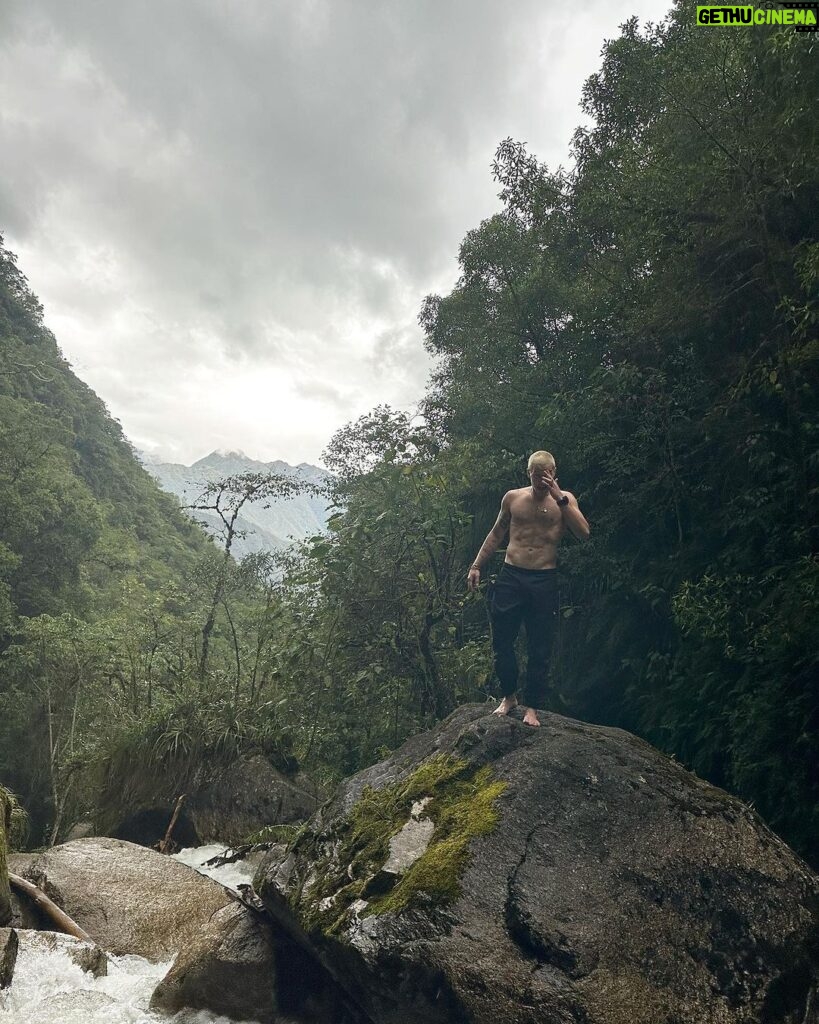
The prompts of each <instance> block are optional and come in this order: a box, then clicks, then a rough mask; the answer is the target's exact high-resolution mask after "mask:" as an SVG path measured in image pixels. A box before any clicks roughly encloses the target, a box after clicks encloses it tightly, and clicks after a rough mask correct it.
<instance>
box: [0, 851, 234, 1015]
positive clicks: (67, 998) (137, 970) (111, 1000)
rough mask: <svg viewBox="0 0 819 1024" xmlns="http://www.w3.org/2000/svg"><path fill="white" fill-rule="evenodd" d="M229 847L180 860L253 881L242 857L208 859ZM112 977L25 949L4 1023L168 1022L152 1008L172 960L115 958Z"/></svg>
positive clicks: (222, 876) (5, 1003)
mask: <svg viewBox="0 0 819 1024" xmlns="http://www.w3.org/2000/svg"><path fill="white" fill-rule="evenodd" d="M224 849H225V848H224V846H201V847H198V848H196V849H189V850H182V851H181V852H180V853H178V854H176V855H175V856H176V859H177V860H180V861H182V862H183V863H184V864H188V865H189V866H190V867H193V868H195V869H196V870H198V871H201V872H202V873H203V874H208V875H210V876H211V877H212V878H215V879H216V880H217V881H218V882H221V883H222V885H225V886H227V887H229V888H231V889H235V887H236V886H237V885H238V884H240V883H242V882H249V881H250V880H251V879H252V876H253V868H252V867H251V866H249V865H246V864H244V863H242V862H241V861H239V862H237V863H236V864H227V865H225V866H224V867H221V868H205V867H203V866H202V865H203V862H204V861H206V860H209V859H210V858H211V857H215V856H216V855H217V854H221V853H223V852H224ZM108 959H109V966H108V975H107V977H105V978H94V977H93V976H92V975H91V974H88V973H86V972H85V971H83V970H81V969H80V968H79V967H77V966H76V965H75V964H74V963H72V961H71V960H70V959H69V957H68V955H67V954H66V953H62V952H59V951H56V950H55V951H45V950H29V949H23V948H22V944H21V949H20V954H19V956H18V957H17V966H16V968H15V970H14V979H13V981H12V983H11V986H10V988H9V989H8V990H6V991H5V992H0V1024H168V1018H167V1017H163V1016H160V1015H159V1014H156V1013H152V1012H151V1011H150V1010H149V1009H148V1003H149V1002H150V999H151V994H152V993H153V990H154V989H155V988H156V986H157V985H158V984H159V982H160V980H161V979H162V977H163V975H164V974H165V972H166V971H167V970H168V968H169V967H170V966H171V963H172V961H167V962H166V963H159V964H152V963H150V962H149V961H148V960H145V959H143V958H142V957H139V956H125V957H113V956H109V958H108ZM171 1020H173V1021H174V1022H175V1024H233V1022H232V1021H230V1019H229V1018H227V1017H220V1016H219V1015H218V1014H214V1013H208V1012H205V1011H202V1010H200V1011H183V1012H182V1013H179V1014H177V1015H176V1016H175V1017H172V1018H171Z"/></svg>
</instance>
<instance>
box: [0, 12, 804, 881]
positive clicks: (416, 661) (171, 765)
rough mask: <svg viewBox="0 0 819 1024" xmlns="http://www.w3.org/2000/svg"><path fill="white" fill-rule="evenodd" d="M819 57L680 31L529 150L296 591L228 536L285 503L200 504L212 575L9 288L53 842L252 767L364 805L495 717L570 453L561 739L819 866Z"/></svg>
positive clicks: (640, 56)
mask: <svg viewBox="0 0 819 1024" xmlns="http://www.w3.org/2000/svg"><path fill="white" fill-rule="evenodd" d="M814 49H815V44H814V43H813V42H812V37H811V36H809V35H800V34H796V33H794V32H792V31H791V30H790V29H787V30H785V31H776V30H774V29H770V30H768V29H766V28H763V27H758V28H754V29H753V30H735V31H716V30H714V31H709V30H703V29H701V28H696V27H695V26H694V5H693V4H690V3H687V2H686V3H684V4H679V5H678V6H677V7H676V8H675V10H674V12H672V15H671V16H670V17H669V20H668V22H667V23H666V24H664V25H663V26H661V27H659V28H652V29H650V30H647V31H644V32H640V31H638V28H637V26H636V23H634V22H630V23H628V24H627V25H625V26H624V27H623V31H622V34H621V36H620V37H619V38H618V39H615V40H614V41H612V42H611V43H609V44H608V45H607V47H606V49H605V52H604V57H603V63H602V67H601V69H600V71H599V73H598V74H596V75H594V76H592V78H591V79H589V81H588V82H587V84H586V88H585V91H584V97H583V102H584V109H585V112H586V113H587V115H589V117H590V118H591V119H592V124H591V126H590V127H588V128H584V129H580V130H578V132H577V133H576V135H575V137H574V141H573V164H572V168H571V170H568V171H567V170H562V169H560V170H557V171H550V170H549V169H548V168H546V167H544V166H543V165H541V164H540V163H539V162H538V161H537V160H536V159H535V157H534V156H532V155H531V154H530V153H528V152H527V151H526V149H525V148H524V147H523V146H521V145H519V144H517V143H515V142H513V141H512V140H507V141H506V142H504V143H502V144H501V146H500V147H499V149H498V152H497V156H496V160H495V163H494V166H493V171H494V175H495V178H496V180H497V182H498V183H499V186H500V189H501V191H500V197H501V200H502V204H503V208H502V211H501V212H500V213H498V214H497V215H495V216H494V217H491V218H489V219H488V220H486V221H484V222H483V223H482V224H481V225H480V226H479V227H477V228H476V229H475V230H473V231H470V232H469V233H468V235H467V236H466V238H465V239H464V241H463V244H462V246H461V249H460V253H459V260H460V267H461V276H460V279H459V281H458V283H457V285H456V286H455V288H454V289H453V291H452V292H451V293H450V294H449V295H447V296H443V297H442V296H430V297H428V298H427V299H426V300H425V302H424V304H423V307H422V309H421V314H420V321H421V324H422V326H423V329H424V331H425V335H426V343H427V346H428V349H429V351H430V353H431V354H432V355H433V356H434V357H435V370H434V373H433V376H432V379H431V381H430V385H429V388H428V392H427V394H426V396H425V399H424V401H423V404H422V409H421V415H420V416H418V417H416V418H415V419H410V418H409V417H407V416H406V415H404V414H401V413H397V412H393V411H392V410H390V409H388V408H384V407H378V408H376V409H375V410H373V412H372V413H370V414H369V415H367V416H364V417H362V418H361V419H359V420H358V421H356V422H355V423H351V424H349V425H348V426H347V427H345V428H344V429H342V430H341V431H339V432H338V434H336V436H335V437H334V438H333V439H332V441H331V442H330V445H329V447H328V450H327V453H326V456H325V458H326V462H327V465H328V467H329V468H330V469H331V470H332V471H333V472H334V473H335V474H336V483H335V485H334V489H333V494H332V501H333V502H334V515H333V516H332V517H331V520H330V530H329V533H328V535H327V536H323V537H317V538H315V539H314V540H313V541H312V542H310V543H309V544H308V545H306V546H305V548H304V549H303V550H302V551H300V552H297V553H294V554H291V555H288V556H286V557H284V558H283V559H282V560H281V563H280V564H279V565H278V566H277V565H274V564H273V563H272V561H271V560H268V559H264V558H250V559H246V560H245V561H244V562H242V563H241V565H238V566H237V565H236V564H235V563H234V562H233V561H232V560H231V559H230V557H229V549H230V540H229V522H230V516H231V514H232V511H231V510H234V509H235V508H236V506H237V504H238V503H240V502H241V501H242V500H243V495H245V494H246V493H248V489H250V490H252V488H253V487H254V486H260V487H275V486H276V483H275V481H268V482H264V481H253V480H249V479H242V480H238V479H237V480H231V481H224V482H223V485H224V488H225V489H224V491H223V493H221V494H220V492H219V488H218V487H217V489H216V490H215V491H214V492H213V493H211V494H210V495H206V496H204V497H203V502H204V503H205V504H208V507H212V506H213V503H214V501H215V502H216V503H217V504H219V503H220V502H221V504H219V507H220V508H222V509H223V510H227V511H226V519H225V520H223V521H224V522H225V525H226V530H227V533H226V543H225V546H224V548H223V550H222V551H221V552H220V551H219V550H218V548H217V547H215V546H213V545H208V544H206V543H205V542H204V540H203V539H202V537H201V535H200V534H199V532H198V531H197V530H196V528H195V527H194V526H192V525H191V524H190V522H188V521H187V520H186V519H185V518H184V517H183V516H182V515H181V514H180V512H179V510H178V509H176V508H175V506H174V505H173V503H172V502H171V500H170V499H168V498H165V497H163V496H162V495H160V494H159V493H158V492H157V490H156V488H155V487H154V485H153V484H152V483H151V482H150V481H149V480H148V478H147V476H146V475H145V474H144V473H143V472H142V471H141V469H140V468H139V466H138V465H137V464H136V462H135V460H134V459H133V457H132V453H131V452H130V451H129V449H128V446H127V444H126V443H125V442H124V440H123V439H122V437H121V434H120V432H119V429H118V427H117V425H116V424H115V423H114V422H113V421H111V420H110V418H108V417H107V416H106V415H105V412H104V409H103V407H102V406H101V404H100V403H99V401H98V400H97V399H96V398H95V396H93V395H92V394H91V393H90V392H89V391H88V389H87V388H84V386H83V385H81V384H80V383H79V382H78V381H77V380H76V378H74V377H73V375H72V374H71V373H70V370H69V369H68V367H67V366H66V364H65V363H64V362H63V361H62V360H61V358H60V357H59V354H58V351H57V348H56V345H55V343H54V340H53V338H51V336H50V335H49V334H48V332H47V331H45V330H44V329H43V327H42V322H41V318H40V311H39V308H38V306H37V303H36V300H35V299H34V298H33V297H32V296H31V294H30V292H29V291H28V289H27V288H26V286H25V283H24V282H23V280H22V278H21V277H20V275H19V273H18V272H17V270H16V268H15V266H14V264H13V261H12V260H11V258H10V257H9V256H8V255H7V254H6V255H4V256H3V259H2V264H0V271H2V272H1V273H0V317H2V320H1V321H0V346H2V353H3V366H2V373H0V405H2V409H1V410H0V412H2V415H0V474H1V475H2V484H3V489H4V495H5V496H6V500H5V502H4V506H3V509H2V511H1V512H0V517H2V519H0V541H2V543H1V544H0V633H1V634H2V648H3V650H4V654H3V657H2V662H0V779H3V780H4V781H6V782H7V783H8V784H9V785H11V786H12V787H13V788H15V789H16V790H17V791H18V792H20V794H21V795H22V796H23V798H24V799H26V800H28V801H29V802H30V803H32V804H33V806H31V807H30V809H31V810H32V811H33V812H34V814H33V817H34V819H35V824H36V823H39V825H40V826H42V824H43V823H44V822H45V820H46V819H48V821H49V822H50V826H51V829H52V833H53V832H54V831H55V829H56V830H57V831H59V830H60V829H61V828H62V827H63V826H64V825H65V824H67V823H68V822H69V821H70V820H73V819H75V818H76V817H77V816H78V815H79V814H81V813H89V812H93V811H96V812H99V811H100V809H101V808H102V809H103V810H105V811H106V813H107V814H109V815H110V814H112V813H113V810H112V808H113V809H115V807H116V803H117V801H118V800H124V801H125V802H126V803H127V802H133V803H138V802H139V801H140V800H143V801H144V800H147V799H150V797H151V795H152V794H153V795H162V796H163V798H168V797H170V796H171V795H172V794H173V793H175V792H178V791H181V789H182V788H183V787H184V786H185V785H187V783H188V782H189V781H190V780H191V778H193V777H194V776H195V775H196V774H197V772H199V771H200V769H201V768H202V766H203V765H207V764H210V763H213V762H219V763H223V764H224V763H230V761H231V759H234V758H236V757H238V756H241V754H242V753H243V752H245V751H249V750H253V751H262V752H264V753H266V754H267V755H268V756H269V757H271V758H272V759H273V760H274V761H276V762H277V763H280V764H287V763H289V758H290V756H291V751H292V753H294V754H295V756H296V757H297V758H298V759H299V760H300V761H302V762H303V763H304V764H305V765H306V766H307V767H308V769H310V770H313V771H316V772H317V773H319V774H321V775H323V776H325V777H330V778H332V777H338V776H340V775H343V774H346V773H348V772H351V771H353V770H355V769H357V768H359V767H361V766H362V765H364V764H367V763H370V762H372V761H373V760H374V759H375V758H377V757H378V756H379V755H381V754H382V753H383V752H384V751H385V750H387V749H390V748H392V747H394V746H395V745H396V744H397V743H399V742H400V741H401V740H402V739H403V738H404V737H406V736H407V735H408V734H410V733H412V732H414V731H416V730H418V729H419V728H422V727H423V726H424V725H426V724H429V723H430V722H431V721H432V720H434V719H435V718H438V717H440V716H442V715H444V714H446V713H447V712H448V710H450V709H451V708H452V707H454V706H455V705H456V704H457V703H458V702H460V701H463V700H467V699H474V698H476V697H480V696H482V695H485V694H486V693H487V692H489V691H490V690H491V687H492V682H491V662H490V657H489V644H488V624H487V618H486V612H485V606H484V602H483V597H482V596H480V595H479V596H477V597H474V598H469V599H467V597H466V594H465V576H466V571H467V567H468V565H469V564H470V562H471V560H472V558H473V557H474V555H475V552H476V551H477V549H478V547H479V545H480V543H481V541H482V540H483V537H484V536H485V534H486V532H487V530H488V529H489V527H490V526H491V525H492V522H493V521H494V517H495V515H496V512H497V508H498V505H499V501H500V497H501V495H502V494H503V493H504V491H506V490H508V489H509V488H510V487H513V486H521V485H522V484H524V483H525V465H526V458H527V456H528V454H529V453H530V452H532V451H533V450H535V449H539V448H544V447H545V448H547V449H549V450H550V451H552V452H554V453H555V455H556V457H557V462H558V472H559V477H560V482H561V484H562V485H563V486H564V487H565V488H567V489H570V490H571V491H573V492H574V493H575V494H576V495H577V496H578V498H579V501H580V504H581V507H582V508H583V511H584V513H585V514H586V516H587V518H588V519H589V521H590V523H591V526H592V538H591V540H590V541H589V542H587V543H585V544H583V545H579V544H574V543H573V542H567V544H566V547H565V549H564V551H563V553H562V562H561V565H562V569H563V582H562V592H561V623H560V634H559V642H558V648H557V652H556V659H555V671H554V680H555V682H554V687H553V706H554V708H555V709H557V710H561V711H567V712H568V713H570V714H574V715H577V716H580V717H583V718H586V719H589V720H592V721H597V722H603V723H609V724H615V725H620V726H624V727H626V728H629V729H631V730H633V731H635V732H637V733H638V734H640V735H643V736H645V737H646V738H648V739H649V740H651V741H652V742H654V743H655V744H657V745H658V746H659V747H661V748H662V749H664V750H666V751H668V752H670V753H673V754H674V755H676V756H677V757H678V758H679V759H680V760H682V761H683V762H685V763H686V764H688V765H690V766H691V767H693V768H694V769H695V770H696V771H698V772H699V773H700V774H702V775H704V776H705V777H707V778H709V779H711V780H712V781H714V782H716V783H719V784H721V785H724V786H726V787H727V788H729V789H730V790H732V791H733V792H735V793H738V794H740V795H741V796H743V797H744V798H745V799H747V800H749V801H751V802H753V803H754V804H755V805H756V807H757V808H758V809H759V810H760V811H761V813H762V814H763V815H764V816H765V817H766V818H767V820H768V821H769V822H770V823H771V824H772V826H773V827H774V828H776V829H777V830H778V831H779V832H780V834H782V835H783V836H784V837H785V838H786V839H787V840H788V841H789V842H790V843H791V844H792V845H793V846H795V848H797V849H798V850H800V851H801V852H802V853H804V854H805V855H807V856H808V857H810V858H811V859H812V861H813V862H814V863H817V850H819V767H818V766H819V682H818V681H817V650H819V644H817V622H819V608H818V607H817V605H819V600H817V595H818V594H819V581H818V580H817V562H816V542H817V534H816V504H817V480H816V475H817V454H816V440H817V429H818V428H817V416H816V412H817V410H816V404H817V399H816V391H815V388H813V387H812V386H811V384H812V382H813V381H815V380H816V376H817V369H819V341H818V340H817V336H816V326H817V297H818V292H819V289H817V281H818V280H819V244H818V243H817V231H816V228H817V218H819V202H817V199H818V198H819V180H817V167H819V161H817V138H816V124H815V118H814V117H813V116H812V112H811V104H810V99H811V98H812V97H813V96H815V95H816V92H817V85H818V84H819V83H817V75H818V74H819V67H818V66H817V61H816V59H815V53H814V52H813V50H814ZM501 557H502V556H501ZM499 561H500V559H499V560H498V564H499Z"/></svg>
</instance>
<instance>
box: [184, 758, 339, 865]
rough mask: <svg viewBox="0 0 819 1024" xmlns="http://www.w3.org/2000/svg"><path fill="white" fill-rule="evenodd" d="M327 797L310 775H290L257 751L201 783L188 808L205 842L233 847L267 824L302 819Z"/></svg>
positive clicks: (189, 814)
mask: <svg viewBox="0 0 819 1024" xmlns="http://www.w3.org/2000/svg"><path fill="white" fill-rule="evenodd" d="M325 798H326V793H325V792H324V790H323V789H322V788H321V786H319V785H318V783H316V782H315V781H314V780H313V779H311V778H310V776H309V775H307V774H305V773H304V772H301V771H299V772H295V773H293V774H289V775H286V774H284V773H283V772H281V771H279V770H278V769H277V768H274V767H273V765H271V764H270V762H269V761H268V760H267V758H265V757H262V756H261V755H258V756H256V757H250V758H247V759H246V760H244V761H239V762H238V763H236V764H233V765H231V766H230V768H227V769H225V770H224V771H223V772H222V773H221V774H220V775H218V776H217V777H216V778H215V779H213V780H212V781H210V782H208V783H207V784H205V785H203V786H202V787H201V789H199V790H198V791H197V792H196V793H194V794H193V795H192V796H191V798H190V800H189V802H188V807H187V813H188V816H189V817H190V820H191V823H192V825H193V827H194V828H195V829H196V834H197V835H198V836H199V839H200V841H201V842H203V843H209V842H221V843H228V844H230V845H234V846H235V845H238V844H239V843H242V842H245V841H246V840H247V837H248V836H250V835H252V834H253V833H255V832H258V831H259V830H260V829H262V828H264V827H265V826H266V825H293V824H301V823H302V822H303V821H306V820H307V819H308V818H310V817H311V816H312V815H313V814H314V813H315V811H316V809H317V808H318V806H319V804H321V803H322V802H323V801H324V799H325Z"/></svg>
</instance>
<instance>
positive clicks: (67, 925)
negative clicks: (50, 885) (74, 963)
mask: <svg viewBox="0 0 819 1024" xmlns="http://www.w3.org/2000/svg"><path fill="white" fill-rule="evenodd" d="M9 881H10V882H11V884H12V885H13V886H14V888H15V889H17V890H18V891H19V892H21V893H23V894H24V895H25V896H27V897H28V898H29V899H30V900H31V902H32V903H33V904H34V905H35V906H36V907H39V908H40V910H42V911H43V913H44V914H46V915H47V916H48V917H49V918H50V919H51V920H52V921H53V922H54V924H56V925H57V927H58V928H59V929H60V931H62V932H66V933H67V934H68V935H73V936H74V938H75V939H82V940H83V942H92V943H93V942H94V940H93V939H92V938H91V936H90V935H89V934H88V932H86V931H83V929H82V928H80V926H79V925H78V924H77V922H76V921H75V920H74V919H73V918H71V917H69V916H68V914H66V913H65V911H64V910H60V908H59V907H58V906H57V904H56V903H55V902H54V901H53V900H51V899H49V898H48V896H46V894H45V893H44V892H43V890H42V889H40V888H38V887H37V886H36V885H35V884H34V883H33V882H29V881H28V880H27V879H25V878H21V877H20V876H19V875H14V874H12V873H11V871H9Z"/></svg>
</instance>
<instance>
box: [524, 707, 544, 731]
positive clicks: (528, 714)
mask: <svg viewBox="0 0 819 1024" xmlns="http://www.w3.org/2000/svg"><path fill="white" fill-rule="evenodd" d="M523 724H524V725H534V726H537V727H540V722H539V721H538V719H537V712H536V711H535V709H534V708H526V710H525V711H524V713H523Z"/></svg>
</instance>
